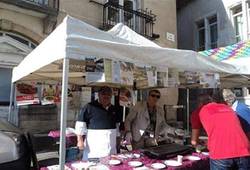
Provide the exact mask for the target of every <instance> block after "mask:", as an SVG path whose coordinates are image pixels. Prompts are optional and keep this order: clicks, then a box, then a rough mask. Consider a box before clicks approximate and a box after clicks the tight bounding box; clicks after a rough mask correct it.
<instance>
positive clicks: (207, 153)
mask: <svg viewBox="0 0 250 170" xmlns="http://www.w3.org/2000/svg"><path fill="white" fill-rule="evenodd" d="M201 153H202V154H203V155H206V156H208V155H209V152H201Z"/></svg>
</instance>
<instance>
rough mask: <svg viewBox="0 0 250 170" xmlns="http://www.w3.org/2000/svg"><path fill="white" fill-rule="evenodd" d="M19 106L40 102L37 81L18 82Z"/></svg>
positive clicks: (17, 96)
mask: <svg viewBox="0 0 250 170" xmlns="http://www.w3.org/2000/svg"><path fill="white" fill-rule="evenodd" d="M16 102H17V106H21V105H30V104H39V103H40V101H39V97H38V87H37V85H36V83H32V82H30V83H26V82H25V83H17V84H16Z"/></svg>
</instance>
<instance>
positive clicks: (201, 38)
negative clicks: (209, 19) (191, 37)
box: [197, 20, 205, 51]
mask: <svg viewBox="0 0 250 170" xmlns="http://www.w3.org/2000/svg"><path fill="white" fill-rule="evenodd" d="M197 27H198V50H199V51H203V50H205V23H204V20H201V21H199V22H198V23H197Z"/></svg>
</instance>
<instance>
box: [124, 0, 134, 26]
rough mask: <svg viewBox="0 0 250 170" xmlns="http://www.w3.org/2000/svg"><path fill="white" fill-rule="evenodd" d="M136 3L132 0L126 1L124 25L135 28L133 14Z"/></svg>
mask: <svg viewBox="0 0 250 170" xmlns="http://www.w3.org/2000/svg"><path fill="white" fill-rule="evenodd" d="M133 5H134V3H133V1H132V0H125V1H124V23H125V25H128V26H129V27H133V25H134V17H133V16H134V15H133V12H131V11H132V10H133V9H134V6H133Z"/></svg>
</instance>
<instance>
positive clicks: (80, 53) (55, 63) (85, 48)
mask: <svg viewBox="0 0 250 170" xmlns="http://www.w3.org/2000/svg"><path fill="white" fill-rule="evenodd" d="M129 32H130V33H129ZM127 35H130V36H127ZM143 39H144V38H143V37H141V36H139V35H136V34H135V33H134V32H132V33H131V30H128V28H126V27H125V26H122V25H118V26H116V27H115V28H114V29H112V30H111V31H109V32H104V31H101V30H98V29H97V28H95V27H93V26H90V25H88V24H86V23H84V22H82V21H80V20H77V19H75V18H72V17H69V16H67V17H66V18H65V19H64V21H63V22H62V23H61V24H60V25H59V26H58V27H57V28H56V29H55V30H54V31H53V32H52V33H51V34H50V35H49V36H48V37H47V38H46V39H45V40H44V41H43V42H42V43H41V44H40V45H39V46H38V47H37V48H36V49H35V50H33V51H32V52H31V53H30V54H29V55H28V56H27V57H26V58H25V59H24V60H23V61H22V62H21V63H20V64H19V65H18V66H17V67H15V68H14V70H13V74H12V83H15V82H17V81H22V80H42V79H54V80H62V95H61V106H62V107H61V126H60V130H61V132H60V136H61V138H60V169H61V170H62V169H63V168H64V163H65V129H66V111H67V89H68V83H69V82H72V83H74V84H79V85H82V84H84V83H85V82H84V81H83V73H82V72H80V71H79V72H72V71H70V69H69V67H70V63H71V62H75V61H77V62H84V60H85V57H89V56H96V57H98V58H109V59H112V60H117V61H126V62H131V63H134V64H140V65H151V66H155V67H159V68H166V67H168V68H178V69H179V70H186V71H200V72H226V73H232V74H234V73H238V71H239V69H238V68H236V67H234V66H231V65H229V64H225V63H221V62H217V61H214V60H213V59H209V58H205V57H203V56H200V54H198V53H196V52H194V51H188V50H177V49H169V48H161V47H159V46H158V45H156V44H155V43H153V42H150V41H149V40H147V41H146V40H145V39H144V40H143Z"/></svg>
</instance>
